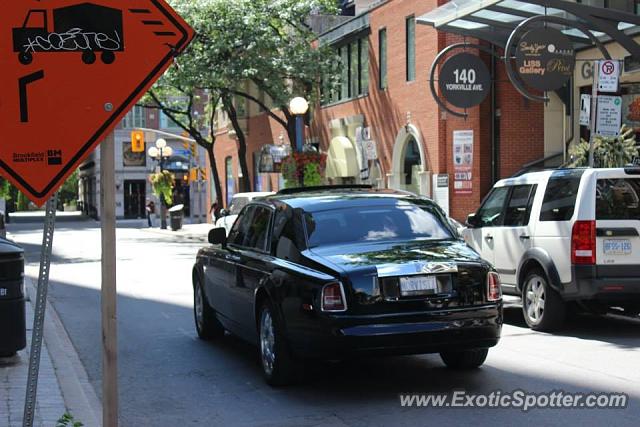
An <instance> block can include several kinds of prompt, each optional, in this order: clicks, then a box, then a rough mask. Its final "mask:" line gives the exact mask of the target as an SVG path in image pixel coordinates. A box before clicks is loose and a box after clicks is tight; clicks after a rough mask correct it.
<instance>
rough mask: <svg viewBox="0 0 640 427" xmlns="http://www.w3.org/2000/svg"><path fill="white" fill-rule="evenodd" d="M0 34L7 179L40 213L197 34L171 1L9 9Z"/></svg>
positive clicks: (100, 0)
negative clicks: (169, 2)
mask: <svg viewBox="0 0 640 427" xmlns="http://www.w3.org/2000/svg"><path fill="white" fill-rule="evenodd" d="M0 31H1V34H0V70H2V73H1V74H0V173H1V174H2V175H3V176H5V177H6V178H8V179H9V180H10V181H11V182H12V183H13V184H15V185H16V186H17V187H18V188H19V189H20V190H22V192H24V193H25V195H27V196H28V197H29V199H31V200H32V201H34V202H35V203H37V204H38V205H42V204H44V202H45V201H46V200H47V199H48V198H49V197H50V196H51V195H52V194H53V193H54V192H55V191H56V190H57V189H58V187H60V185H62V183H63V182H64V180H65V179H66V178H67V176H68V175H70V174H71V173H72V172H73V171H74V170H75V168H76V167H77V166H78V165H79V164H80V163H81V162H82V161H83V160H84V159H85V158H86V157H87V155H88V154H89V153H90V152H91V151H92V150H93V149H94V148H95V147H96V146H97V145H98V144H99V143H100V141H101V140H102V139H103V138H104V137H105V136H106V135H107V134H108V133H109V132H111V131H112V130H113V129H114V127H115V126H116V124H117V123H118V122H119V121H120V120H121V119H122V118H123V116H124V115H125V114H126V113H127V112H128V111H129V110H130V109H131V108H132V107H133V105H134V104H135V103H136V102H137V101H138V100H139V98H140V97H142V95H144V93H145V92H146V91H147V90H148V89H149V88H150V87H151V85H153V83H154V82H155V81H156V80H157V79H158V78H160V76H161V75H162V74H163V73H164V72H165V71H166V69H167V68H168V67H169V66H170V65H171V63H172V61H173V58H174V57H175V56H176V55H177V54H179V53H180V52H182V51H183V50H184V49H185V47H186V46H187V45H188V44H189V42H190V41H191V39H192V38H193V36H194V32H193V30H192V29H191V28H190V27H189V25H187V23H185V22H184V20H183V19H182V18H181V17H180V16H178V14H177V13H176V12H175V11H174V10H173V9H171V7H169V6H168V5H167V3H166V2H165V1H164V0H126V1H125V0H94V1H90V2H87V1H70V0H47V1H46V2H44V1H40V0H21V1H10V2H5V4H3V10H2V13H1V14H0Z"/></svg>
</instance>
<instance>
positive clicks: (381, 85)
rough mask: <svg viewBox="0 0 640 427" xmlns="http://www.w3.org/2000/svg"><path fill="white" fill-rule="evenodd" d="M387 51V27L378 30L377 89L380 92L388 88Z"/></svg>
mask: <svg viewBox="0 0 640 427" xmlns="http://www.w3.org/2000/svg"><path fill="white" fill-rule="evenodd" d="M383 36H384V37H383ZM383 47H384V52H383ZM388 49H389V45H388V41H387V27H383V28H380V29H379V30H378V89H380V90H384V89H387V87H389V82H388V80H387V66H388V63H387V53H388Z"/></svg>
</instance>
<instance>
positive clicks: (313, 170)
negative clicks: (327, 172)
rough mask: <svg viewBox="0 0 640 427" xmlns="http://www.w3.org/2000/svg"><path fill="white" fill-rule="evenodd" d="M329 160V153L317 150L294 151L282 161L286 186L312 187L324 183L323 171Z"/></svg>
mask: <svg viewBox="0 0 640 427" xmlns="http://www.w3.org/2000/svg"><path fill="white" fill-rule="evenodd" d="M326 162H327V155H326V154H320V153H317V152H305V153H293V154H291V155H289V156H287V157H285V158H284V159H283V161H282V176H283V177H284V183H285V188H291V187H299V186H300V179H301V178H302V185H303V186H305V187H311V186H315V185H321V184H322V173H323V172H324V168H325V165H326Z"/></svg>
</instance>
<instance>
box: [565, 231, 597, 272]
mask: <svg viewBox="0 0 640 427" xmlns="http://www.w3.org/2000/svg"><path fill="white" fill-rule="evenodd" d="M571 263H572V264H580V265H585V264H595V263H596V222H595V221H576V222H575V223H574V224H573V229H572V230H571Z"/></svg>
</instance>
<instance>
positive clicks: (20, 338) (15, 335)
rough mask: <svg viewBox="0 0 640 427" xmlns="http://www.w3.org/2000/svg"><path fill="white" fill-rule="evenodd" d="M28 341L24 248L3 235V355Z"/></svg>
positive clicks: (0, 254) (0, 324)
mask: <svg viewBox="0 0 640 427" xmlns="http://www.w3.org/2000/svg"><path fill="white" fill-rule="evenodd" d="M26 345H27V332H26V325H25V295H24V250H23V249H22V248H21V247H20V246H18V245H16V244H15V243H13V242H11V241H9V240H6V239H1V238H0V357H8V356H13V355H14V354H15V353H16V352H17V351H19V350H22V349H23V348H25V347H26Z"/></svg>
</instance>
